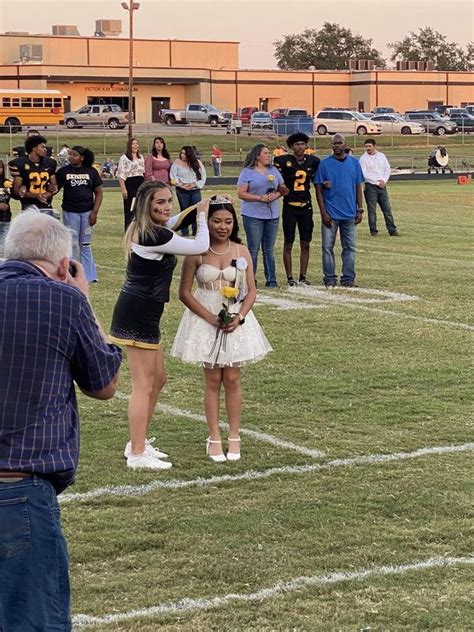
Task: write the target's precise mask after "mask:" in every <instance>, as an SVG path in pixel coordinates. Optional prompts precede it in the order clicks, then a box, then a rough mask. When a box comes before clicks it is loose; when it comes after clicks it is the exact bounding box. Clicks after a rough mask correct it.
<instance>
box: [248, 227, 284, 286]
mask: <svg viewBox="0 0 474 632" xmlns="http://www.w3.org/2000/svg"><path fill="white" fill-rule="evenodd" d="M242 220H243V223H244V229H245V234H246V236H247V246H248V249H249V251H250V256H251V257H252V262H253V273H254V275H256V274H257V260H258V253H259V251H260V246H261V247H262V251H263V271H264V274H265V281H266V282H265V287H278V283H277V278H276V270H275V242H276V238H277V233H278V221H279V218H278V217H275V219H257V218H256V217H249V216H248V215H242Z"/></svg>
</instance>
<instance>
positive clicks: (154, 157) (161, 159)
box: [145, 136, 171, 183]
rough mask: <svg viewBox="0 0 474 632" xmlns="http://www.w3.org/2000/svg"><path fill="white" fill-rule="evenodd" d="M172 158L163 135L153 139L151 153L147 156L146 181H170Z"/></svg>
mask: <svg viewBox="0 0 474 632" xmlns="http://www.w3.org/2000/svg"><path fill="white" fill-rule="evenodd" d="M170 169H171V158H170V154H169V152H168V150H167V149H166V143H165V141H164V139H163V138H162V137H161V136H157V137H156V138H154V139H153V147H152V149H151V154H148V156H147V157H146V158H145V181H147V182H148V181H149V180H153V181H154V182H166V183H168V182H169V181H170Z"/></svg>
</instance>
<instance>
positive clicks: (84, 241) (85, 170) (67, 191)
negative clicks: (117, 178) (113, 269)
mask: <svg viewBox="0 0 474 632" xmlns="http://www.w3.org/2000/svg"><path fill="white" fill-rule="evenodd" d="M93 164H94V154H93V152H92V151H91V150H90V149H86V148H85V147H81V146H80V145H76V146H75V147H73V148H72V149H71V150H70V151H69V164H68V165H66V166H65V167H61V169H59V170H58V171H57V173H56V180H57V184H58V188H59V189H61V188H62V189H64V193H63V203H62V209H63V222H64V224H65V225H66V226H68V227H69V228H70V229H71V230H72V231H73V241H72V258H73V259H76V260H77V261H80V262H81V263H82V265H83V266H84V273H85V275H86V279H87V280H88V281H89V283H92V282H95V281H97V270H96V267H95V262H94V257H93V255H92V248H91V241H92V227H93V226H94V225H95V223H96V222H97V213H98V212H99V208H100V205H101V204H102V197H103V196H102V179H101V177H100V176H99V173H98V171H97V169H95V168H94V167H93V166H92V165H93Z"/></svg>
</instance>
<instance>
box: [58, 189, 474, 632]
mask: <svg viewBox="0 0 474 632" xmlns="http://www.w3.org/2000/svg"><path fill="white" fill-rule="evenodd" d="M390 196H391V200H392V204H393V209H394V215H395V219H396V222H397V225H398V227H399V230H400V233H401V237H400V238H397V239H395V238H389V237H388V236H387V235H386V234H385V233H384V231H383V230H381V234H380V236H379V237H378V238H376V239H374V238H371V237H370V236H369V234H368V229H367V225H366V216H365V215H364V223H363V225H361V226H360V227H359V229H358V249H359V252H358V254H357V272H358V277H357V281H358V285H359V286H360V287H365V288H376V289H379V290H387V291H397V292H403V293H405V294H410V295H413V296H416V297H418V298H417V300H415V301H410V302H398V303H397V302H388V303H382V304H380V303H377V304H370V303H366V304H363V306H362V307H366V308H368V309H361V308H360V306H359V307H357V306H354V305H352V306H341V305H336V304H329V306H327V303H326V307H325V308H324V309H306V310H286V311H282V310H277V309H275V308H274V307H272V306H270V305H259V306H257V307H256V308H255V312H256V314H257V316H258V318H259V320H260V322H261V324H262V326H263V328H264V330H265V332H266V334H267V336H268V338H269V339H270V341H271V343H272V345H273V347H274V352H273V353H272V354H270V355H269V356H268V358H267V359H266V360H264V361H263V362H261V363H259V364H256V365H253V366H249V367H246V368H244V369H243V371H242V373H243V384H244V391H245V397H244V407H243V420H242V421H243V426H244V427H248V428H252V429H259V430H260V431H262V432H267V433H270V434H273V435H275V436H277V437H279V438H282V439H286V440H288V441H292V442H294V443H296V444H299V445H302V446H306V447H309V448H314V449H320V450H323V451H324V452H326V457H324V458H322V459H321V460H313V459H311V458H308V457H305V456H304V455H301V454H299V453H296V452H292V451H289V450H284V449H281V448H275V447H273V446H271V445H270V444H267V443H262V442H257V441H255V440H253V439H251V438H250V437H248V436H245V435H244V436H243V437H242V452H243V459H242V460H241V461H240V462H237V463H233V464H231V463H226V464H222V465H214V464H212V463H210V462H208V461H207V460H206V458H205V456H204V439H205V437H206V430H205V426H204V425H203V424H200V423H198V422H194V421H189V420H187V419H183V418H182V417H175V416H173V415H172V414H169V413H163V412H160V411H158V412H157V413H156V415H155V419H154V422H153V429H152V430H153V432H152V433H153V434H156V435H157V436H158V438H159V445H160V447H161V446H162V447H163V448H164V449H166V451H169V452H170V455H171V459H172V461H173V463H174V468H173V469H172V470H171V471H170V472H167V473H166V474H160V475H158V476H157V475H155V474H153V473H146V472H142V473H138V472H135V473H132V472H129V471H127V469H126V467H125V461H124V459H123V456H122V450H123V446H124V443H125V441H126V440H127V413H126V407H127V403H126V401H124V400H120V399H114V400H112V401H110V402H104V403H102V402H96V401H94V400H90V399H86V398H85V397H82V396H81V397H80V408H81V419H82V451H81V463H80V467H79V473H78V481H77V484H76V485H75V486H74V488H72V489H71V490H70V492H78V491H88V490H93V489H95V488H97V487H102V486H104V485H118V484H140V483H145V482H149V481H153V480H155V479H157V478H159V479H195V478H197V477H203V478H209V477H211V476H213V475H216V476H219V475H223V474H239V473H243V472H245V471H247V470H251V469H253V470H265V469H267V468H271V467H280V466H285V465H286V466H295V465H305V464H308V463H311V464H313V463H324V462H326V461H329V460H332V459H335V458H350V457H354V456H357V455H369V454H379V453H394V452H400V451H406V452H409V451H414V450H416V449H418V448H422V447H427V446H428V447H429V446H444V445H451V444H461V443H464V442H467V441H469V440H471V438H472V375H471V368H472V366H471V357H470V356H472V332H471V331H469V330H466V329H462V328H457V327H456V326H455V323H469V322H472V299H471V293H470V291H469V286H470V283H471V282H472V258H471V255H472V230H473V221H472V189H471V187H468V186H464V187H461V186H457V185H456V184H455V181H449V182H443V183H440V182H434V183H432V182H430V183H410V184H408V183H394V184H392V185H391V186H390ZM379 221H380V220H379ZM121 226H122V210H121V201H120V196H119V195H118V193H115V192H106V194H105V200H104V205H103V208H102V209H101V212H100V214H99V221H98V224H97V229H96V232H95V237H94V239H95V245H94V251H95V256H96V260H97V263H98V264H99V266H100V267H99V272H100V282H99V283H98V284H97V285H95V286H93V287H92V288H91V295H92V302H93V304H94V306H95V309H96V311H97V314H98V316H99V318H100V319H101V321H102V322H103V323H104V325H105V326H106V327H108V324H109V322H110V317H111V312H112V309H113V305H114V302H115V300H116V297H117V295H118V292H119V290H120V286H121V284H122V282H123V269H124V261H123V255H122V247H121V241H122V234H121ZM317 226H319V222H317ZM381 228H382V227H381ZM281 251H282V239H281V234H280V235H279V239H278V243H277V253H278V273H279V280H280V282H281V283H283V282H284V275H283V267H282V264H281ZM338 266H339V261H338ZM178 277H179V267H178V268H177V271H176V275H175V280H174V283H173V291H172V298H171V302H170V304H169V305H168V306H167V308H166V310H165V315H164V318H163V321H162V331H163V334H164V341H165V348H166V349H168V350H169V348H170V345H171V342H172V340H173V336H174V334H175V332H176V329H177V326H178V322H179V319H180V316H181V314H182V310H183V308H182V306H181V305H180V303H179V301H178V299H177V294H176V292H177V285H178ZM258 279H259V281H262V276H261V272H260V271H259V274H258ZM309 279H310V280H311V281H312V282H313V283H318V284H320V283H321V263H320V236H319V230H318V229H316V230H315V235H314V242H313V248H312V252H311V259H310V270H309ZM338 292H342V290H339V291H338ZM265 294H266V295H270V296H272V297H280V298H291V296H289V295H288V294H287V293H286V292H285V291H284V289H281V290H278V291H276V292H274V293H272V294H269V292H266V293H265ZM357 296H360V294H357ZM375 309H376V310H379V311H374V310H375ZM408 316H410V317H411V316H413V317H417V318H419V319H421V320H419V319H418V320H417V319H412V318H407V317H408ZM422 319H433V322H427V321H426V320H422ZM439 321H452V323H454V324H451V325H450V324H443V323H440V322H439ZM166 366H167V371H168V383H167V385H166V387H165V389H164V392H163V395H162V398H161V401H162V402H163V403H165V404H169V405H171V406H175V407H180V408H185V409H188V410H191V411H193V412H195V413H202V394H203V393H202V388H203V379H202V372H201V370H200V369H199V368H196V367H192V366H187V365H182V364H180V363H179V362H178V361H176V360H174V359H172V358H169V357H167V358H166ZM120 391H121V392H123V393H128V392H129V391H130V380H129V373H128V369H127V365H126V362H125V363H124V366H123V369H122V376H121V384H120ZM222 415H223V416H224V412H223V413H222ZM469 463H470V460H469V453H466V452H459V453H455V454H445V455H427V456H424V457H420V458H417V459H413V460H407V461H393V462H389V463H384V464H371V465H369V464H366V465H357V466H345V467H338V468H335V469H326V470H320V471H318V472H312V473H307V474H303V475H296V474H279V475H277V476H273V477H270V478H268V479H263V480H255V481H240V482H227V483H221V484H217V483H216V484H215V485H212V486H208V487H203V488H199V487H190V488H185V489H180V490H166V489H157V490H155V491H153V492H151V493H148V494H146V495H144V496H141V497H124V496H122V497H120V496H118V497H117V496H105V497H100V498H96V499H93V500H89V501H86V502H80V503H79V502H71V503H67V504H64V505H63V507H62V515H63V522H64V528H65V531H66V534H67V537H68V541H69V548H70V554H71V573H72V584H73V611H74V613H84V614H92V615H105V614H108V613H121V612H127V611H130V610H135V609H140V608H148V607H151V606H154V605H158V604H162V603H165V602H169V601H175V600H179V599H182V598H185V597H188V598H193V599H199V598H212V597H216V596H223V595H226V594H228V593H245V594H246V593H252V592H255V591H258V590H259V589H261V588H265V587H271V586H272V585H274V584H276V583H278V582H281V581H288V580H291V579H293V578H295V577H299V576H303V575H305V576H312V575H323V574H326V573H332V572H335V571H341V572H351V571H354V570H359V569H370V568H375V567H379V566H385V565H391V564H392V565H403V564H409V563H413V562H416V561H419V560H426V559H429V558H432V557H439V556H444V555H449V556H452V557H460V556H467V555H470V554H471V553H472V534H470V532H469V528H470V522H469V518H470V516H469V511H468V507H469V498H470V493H471V492H472V487H471V486H470V483H471V480H470V479H471V472H470V469H469ZM471 580H472V575H471V577H470V569H469V567H468V566H466V565H462V564H461V565H456V566H453V567H450V568H437V569H430V570H424V571H413V572H408V573H406V574H401V575H389V576H386V577H372V578H368V579H366V580H362V581H350V582H342V583H339V584H334V585H330V586H313V587H310V588H307V589H304V590H301V591H299V592H294V593H288V594H282V595H280V596H278V597H273V598H271V599H268V600H264V601H262V602H252V603H245V604H239V603H231V604H228V605H227V606H225V607H221V608H216V609H212V610H208V611H205V610H203V611H197V612H194V613H193V612H189V613H187V612H183V613H180V614H179V615H170V614H168V615H157V616H155V617H142V618H140V619H134V620H131V621H128V622H127V621H124V622H120V623H115V624H110V625H96V626H95V627H94V628H92V629H94V630H103V631H106V630H116V631H118V630H120V631H122V632H125V631H129V632H132V631H133V632H137V631H139V632H151V631H154V630H158V629H159V630H178V629H180V630H192V631H203V632H204V631H208V630H223V629H228V630H238V631H244V630H245V631H247V630H255V631H257V630H258V631H261V630H265V631H268V630H298V631H301V630H305V631H306V630H308V631H313V630H318V631H319V630H321V631H323V630H368V629H371V630H453V631H459V630H469V629H472V610H471V602H470V588H471V587H472V583H470V581H471Z"/></svg>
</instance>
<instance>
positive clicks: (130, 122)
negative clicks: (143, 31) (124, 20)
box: [121, 0, 140, 140]
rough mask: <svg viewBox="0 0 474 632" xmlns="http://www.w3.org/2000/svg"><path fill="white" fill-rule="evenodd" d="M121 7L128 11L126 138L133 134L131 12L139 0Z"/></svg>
mask: <svg viewBox="0 0 474 632" xmlns="http://www.w3.org/2000/svg"><path fill="white" fill-rule="evenodd" d="M121 6H122V9H125V11H128V14H129V22H128V41H129V57H128V139H129V140H130V139H131V138H132V136H133V12H134V11H138V9H139V8H140V3H139V2H132V0H129V2H128V3H127V2H122V3H121Z"/></svg>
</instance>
